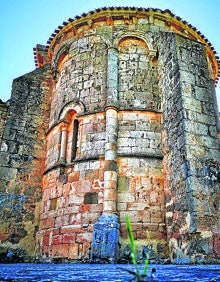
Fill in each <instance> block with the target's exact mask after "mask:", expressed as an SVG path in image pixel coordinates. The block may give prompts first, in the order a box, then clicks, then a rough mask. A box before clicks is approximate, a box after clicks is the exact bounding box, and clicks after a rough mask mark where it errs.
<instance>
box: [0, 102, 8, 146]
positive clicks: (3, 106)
mask: <svg viewBox="0 0 220 282" xmlns="http://www.w3.org/2000/svg"><path fill="white" fill-rule="evenodd" d="M7 116H8V105H7V103H4V102H2V101H1V100H0V140H2V135H3V132H4V129H5V124H6V122H7ZM0 147H1V142H0Z"/></svg>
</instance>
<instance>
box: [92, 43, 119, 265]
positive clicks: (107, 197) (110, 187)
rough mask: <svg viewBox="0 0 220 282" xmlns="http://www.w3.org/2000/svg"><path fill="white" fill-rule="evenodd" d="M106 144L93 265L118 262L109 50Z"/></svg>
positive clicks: (114, 75)
mask: <svg viewBox="0 0 220 282" xmlns="http://www.w3.org/2000/svg"><path fill="white" fill-rule="evenodd" d="M107 73H108V74H107V104H106V143H105V172H104V204H103V215H102V216H101V217H100V218H99V219H98V221H97V222H96V223H95V225H94V232H93V237H92V249H91V261H92V262H103V261H105V262H117V258H118V242H119V223H118V216H117V215H116V212H117V207H116V205H117V136H118V115H117V107H118V105H117V104H118V52H117V50H116V49H115V48H109V49H108V70H107Z"/></svg>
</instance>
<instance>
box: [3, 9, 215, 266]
mask: <svg viewBox="0 0 220 282" xmlns="http://www.w3.org/2000/svg"><path fill="white" fill-rule="evenodd" d="M35 53H36V61H37V64H38V67H39V68H38V69H37V70H35V71H34V72H32V73H30V74H26V75H24V76H22V77H20V78H17V79H16V80H15V81H14V83H13V91H12V97H11V99H10V101H9V102H7V103H6V104H4V103H3V104H2V103H1V104H0V117H1V118H0V148H1V149H0V193H1V196H2V200H1V202H0V204H1V208H2V209H1V212H0V220H1V223H2V226H3V227H2V229H0V240H1V243H4V242H10V244H16V245H17V246H18V247H24V248H28V252H29V254H33V250H34V248H35V250H36V253H35V255H36V256H37V257H39V258H43V259H46V258H48V257H50V258H56V259H60V258H65V259H70V260H80V261H88V260H89V258H90V252H91V246H92V248H93V251H94V248H95V250H96V251H94V252H96V254H95V256H96V259H97V260H98V259H102V258H103V257H105V259H106V260H111V259H112V258H113V259H114V260H115V261H116V260H117V256H118V258H119V259H120V260H121V261H123V260H124V259H125V260H126V261H127V255H128V252H127V248H128V247H129V246H128V241H127V232H126V228H125V217H126V215H128V216H129V217H130V220H131V223H132V227H133V230H134V237H135V239H137V245H138V246H137V250H138V259H139V261H144V259H145V257H146V254H147V253H148V252H149V251H150V250H151V254H150V256H151V257H152V258H153V259H155V260H156V261H159V262H160V261H161V260H167V259H168V260H171V261H173V262H178V263H179V262H197V261H200V262H201V261H204V262H210V261H211V260H213V261H217V260H219V251H218V249H219V244H218V240H219V221H218V218H219V208H218V207H219V191H218V189H219V185H220V173H219V172H220V150H219V139H218V134H219V133H218V127H217V113H216V99H215V92H214V80H216V79H217V76H218V63H217V58H216V56H215V54H214V52H213V50H212V48H211V47H210V46H209V44H208V43H207V42H206V41H205V40H204V39H203V37H202V36H201V35H200V33H197V32H196V31H195V30H194V29H192V28H191V27H190V26H188V25H187V24H184V23H183V22H182V21H181V20H179V19H177V18H175V17H173V16H172V15H171V14H170V13H169V12H168V11H166V13H164V12H162V11H159V10H158V11H154V10H145V9H143V10H141V9H135V8H131V9H130V8H127V9H124V8H120V9H119V8H115V9H114V8H111V9H107V8H106V9H101V10H96V11H95V12H94V13H89V14H88V15H84V16H83V17H81V18H80V19H79V18H76V19H74V20H73V21H71V23H67V24H65V27H63V28H59V30H58V32H57V34H56V36H55V38H53V39H52V40H50V43H49V46H48V47H45V46H40V45H38V46H37V48H36V50H35ZM116 214H117V216H118V223H119V225H120V226H119V230H120V248H119V249H118V250H117V251H116V249H117V246H118V245H117V244H118V242H116V241H117V240H118V237H117V236H118V234H117V236H116V237H115V239H114V250H113V253H110V251H109V250H108V249H106V250H104V249H103V247H102V246H103V245H105V243H106V242H108V240H107V239H106V240H104V243H103V242H102V243H101V242H97V245H95V247H94V244H95V242H94V240H95V237H94V236H93V235H94V234H96V227H97V226H98V223H99V221H100V220H101V219H102V218H104V220H103V222H102V223H103V226H105V224H107V226H108V223H109V221H108V218H111V216H113V215H114V217H115V216H116ZM13 217H14V219H13ZM94 226H95V231H94ZM117 228H118V227H117ZM117 232H118V231H117ZM117 232H116V233H117ZM113 233H114V232H113ZM92 238H94V239H92ZM27 242H28V244H27ZM99 243H100V246H99ZM27 246H28V247H27ZM109 249H110V248H109ZM101 250H102V251H103V252H104V255H103V252H102V251H101Z"/></svg>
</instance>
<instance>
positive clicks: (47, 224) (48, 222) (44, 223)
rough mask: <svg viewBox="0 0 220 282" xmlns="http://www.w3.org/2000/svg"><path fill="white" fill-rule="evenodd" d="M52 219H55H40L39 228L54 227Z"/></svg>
mask: <svg viewBox="0 0 220 282" xmlns="http://www.w3.org/2000/svg"><path fill="white" fill-rule="evenodd" d="M54 220H55V219H54V218H47V219H44V220H41V222H40V229H46V228H51V227H54Z"/></svg>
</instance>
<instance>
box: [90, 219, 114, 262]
mask: <svg viewBox="0 0 220 282" xmlns="http://www.w3.org/2000/svg"><path fill="white" fill-rule="evenodd" d="M118 243H119V223H118V217H117V215H115V214H103V215H102V216H100V218H99V219H98V221H97V222H96V223H95V225H94V232H93V237H92V249H91V255H90V262H92V263H109V262H110V263H115V262H117V259H118V249H119V247H118Z"/></svg>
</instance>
